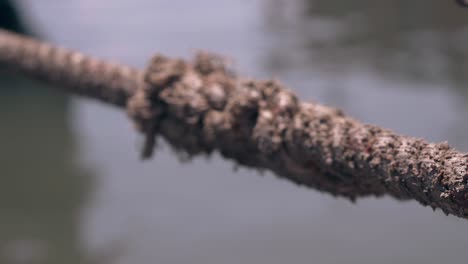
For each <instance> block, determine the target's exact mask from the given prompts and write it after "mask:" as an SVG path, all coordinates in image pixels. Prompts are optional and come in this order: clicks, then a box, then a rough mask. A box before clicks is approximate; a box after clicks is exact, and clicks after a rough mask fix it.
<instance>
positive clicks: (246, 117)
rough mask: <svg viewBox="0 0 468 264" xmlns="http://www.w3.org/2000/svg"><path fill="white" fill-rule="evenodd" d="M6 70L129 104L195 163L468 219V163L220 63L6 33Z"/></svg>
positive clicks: (1, 45) (0, 44) (1, 47)
mask: <svg viewBox="0 0 468 264" xmlns="http://www.w3.org/2000/svg"><path fill="white" fill-rule="evenodd" d="M0 67H3V68H8V69H13V70H17V71H20V72H23V73H26V74H28V75H31V76H33V77H36V78H38V79H41V80H45V81H49V82H53V83H57V84H61V85H62V86H64V87H67V88H68V91H69V92H72V93H76V94H80V95H86V96H88V97H91V98H97V99H100V100H102V101H104V102H107V103H111V104H114V105H117V106H121V107H126V108H127V112H128V114H129V116H130V117H131V118H132V120H133V121H134V122H135V124H136V127H137V129H139V130H140V131H141V132H142V133H144V134H145V136H146V138H147V144H146V147H145V150H144V153H143V156H144V157H149V156H151V153H152V149H153V148H154V144H155V142H156V137H157V136H161V137H163V138H165V139H166V140H167V141H168V142H169V143H170V144H171V146H172V147H174V148H175V149H176V150H178V151H179V152H180V153H182V154H183V155H185V156H187V157H192V156H194V155H198V154H210V153H212V152H214V151H217V152H219V153H220V154H221V155H222V156H224V157H226V158H229V159H233V160H235V161H236V162H238V163H239V164H242V165H245V166H249V167H252V168H258V169H269V170H271V171H273V172H274V173H276V174H277V175H278V176H280V177H283V178H286V179H289V180H291V181H293V182H295V183H297V184H300V185H306V186H309V187H313V188H315V189H318V190H321V191H325V192H328V193H331V194H332V195H338V196H344V197H348V198H350V199H352V200H354V199H355V198H357V197H363V196H369V195H374V196H381V195H385V194H387V195H391V196H393V197H395V198H397V199H414V200H417V201H419V202H420V203H421V204H423V205H428V206H431V207H432V208H440V209H441V210H443V211H444V212H445V213H447V214H454V215H457V216H459V217H464V218H468V173H467V164H468V163H467V161H468V156H467V155H466V154H464V153H461V152H458V151H456V150H454V149H453V148H450V147H449V146H448V145H447V144H446V143H439V144H436V143H428V142H426V141H424V140H422V139H417V138H412V137H406V136H402V135H398V134H396V133H393V132H392V131H390V130H387V129H383V128H379V127H376V126H372V125H367V124H363V123H360V122H359V121H356V120H354V119H352V118H350V117H348V116H346V115H345V114H344V113H343V112H342V111H340V110H338V109H335V108H331V107H327V106H323V105H320V104H317V103H310V102H300V100H299V99H298V98H297V97H296V96H295V95H294V94H293V93H292V92H291V91H290V90H288V89H287V88H285V87H284V86H283V85H282V84H280V83H279V82H277V81H256V80H248V79H243V78H241V77H239V76H237V75H236V74H235V73H233V72H232V71H231V70H229V69H228V68H227V67H226V66H225V63H224V62H223V60H222V59H221V58H219V57H216V56H213V55H209V54H206V53H200V54H198V55H197V57H196V58H195V59H194V60H193V61H184V60H180V59H171V58H167V57H165V56H163V55H156V56H155V57H154V58H153V59H152V60H151V62H150V64H149V65H148V67H147V69H146V70H145V71H138V70H136V69H132V68H129V67H126V66H123V65H118V64H111V63H107V62H104V61H100V60H97V59H94V58H90V57H87V56H85V55H82V54H80V53H76V52H72V51H68V50H65V49H61V48H56V47H54V46H51V45H49V44H45V43H42V42H39V41H36V40H33V39H30V38H26V37H20V36H18V35H15V34H13V33H9V32H6V31H3V30H0Z"/></svg>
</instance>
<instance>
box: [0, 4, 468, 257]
mask: <svg viewBox="0 0 468 264" xmlns="http://www.w3.org/2000/svg"><path fill="white" fill-rule="evenodd" d="M11 5H12V6H11ZM12 8H13V9H16V11H15V12H13V9H12ZM8 10H9V11H8ZM13 13H16V15H17V16H18V17H15V16H14V15H13ZM18 19H20V20H18ZM0 23H1V24H2V25H1V26H4V27H9V28H14V29H16V30H20V31H25V32H28V33H29V34H33V35H35V36H38V37H40V38H43V39H45V40H48V41H51V42H54V43H57V44H60V45H62V46H66V47H68V48H73V49H77V50H80V51H83V52H85V53H87V54H90V55H95V56H99V57H101V58H105V59H111V60H116V61H120V62H123V63H126V64H130V65H133V66H137V67H143V66H144V65H145V63H146V61H147V59H148V58H149V57H150V56H151V54H152V53H154V52H156V51H158V52H162V53H165V54H168V55H174V56H183V57H188V56H189V55H191V54H193V53H194V52H195V51H196V50H198V49H205V50H209V51H214V52H218V53H221V54H224V55H227V56H229V57H231V58H232V59H234V61H235V63H236V67H237V68H239V69H240V71H241V73H242V74H243V75H247V76H251V77H257V78H271V77H275V78H277V79H280V80H282V81H283V82H284V83H286V84H287V85H288V86H290V87H291V88H292V89H293V90H294V91H295V92H297V93H298V94H299V95H300V97H301V98H302V99H304V100H317V101H319V102H322V103H325V104H328V105H332V106H337V107H340V108H342V109H344V110H345V111H346V112H347V113H349V114H350V115H352V116H354V117H356V118H358V119H360V120H362V121H364V122H368V123H373V124H377V125H380V126H384V127H388V128H391V129H393V130H395V131H397V132H399V133H403V134H406V135H411V136H418V137H424V138H426V139H428V140H430V141H444V140H448V142H449V143H450V144H451V145H452V146H454V147H456V148H458V149H459V150H462V151H468V133H466V131H467V130H468V115H467V113H468V102H467V101H468V88H467V87H466V86H467V83H468V74H466V73H467V72H468V46H467V45H468V9H462V8H460V7H458V6H457V5H456V4H455V3H454V1H444V0H412V1H407V0H393V1H388V0H353V1H330V0H239V1H227V0H222V1H220V0H197V1H189V0H185V1H182V0H172V1H169V0H100V1H96V0H0ZM49 88H50V87H48V86H47V85H44V84H40V83H37V82H34V81H29V80H26V79H23V78H22V77H21V76H15V75H12V74H9V73H1V75H0V263H2V264H3V263H5V264H10V263H11V264H16V263H18V264H24V263H44V264H45V263H47V264H61V263H85V264H86V263H89V264H111V263H112V264H113V263H203V264H207V263H233V264H237V263H255V264H261V263H268V264H273V263H333V264H335V263H347V264H350V263H356V264H365V263H425V264H427V263H466V261H467V254H466V248H467V242H468V228H467V227H468V222H467V221H466V220H462V219H458V218H456V217H453V216H445V215H443V214H442V213H440V212H437V211H436V212H435V213H434V212H433V211H432V210H431V209H430V208H425V207H422V206H420V205H419V204H417V203H416V202H399V201H395V200H393V199H390V198H379V199H377V198H366V199H361V200H358V202H357V204H352V203H350V202H349V201H347V200H343V199H336V198H334V197H332V196H330V195H328V194H325V193H319V192H317V191H315V190H311V189H306V188H303V187H297V186H295V185H294V184H292V183H290V182H287V181H284V180H279V179H277V178H275V177H274V176H272V175H270V174H269V173H266V174H265V175H263V176H262V175H260V174H259V173H258V172H256V171H250V170H246V169H243V168H240V169H239V170H234V169H233V165H232V163H231V162H230V161H227V160H223V159H221V158H220V157H219V156H216V155H215V156H214V157H212V158H210V159H206V158H203V157H200V158H196V159H195V160H193V161H191V162H189V163H184V162H181V161H179V159H178V158H177V156H176V155H175V154H174V153H173V152H172V151H171V149H170V148H169V147H168V146H167V145H166V146H163V148H162V149H160V150H159V151H158V153H156V155H155V157H154V158H153V159H152V160H151V161H148V162H141V161H140V160H139V158H138V157H139V148H140V146H141V144H142V139H141V137H140V136H139V135H138V134H137V133H136V132H135V131H134V130H133V128H132V125H131V123H130V122H129V121H128V119H127V117H126V115H125V113H124V112H123V111H121V110H117V109H114V108H112V107H109V106H107V105H103V104H100V103H97V102H94V101H91V100H88V99H82V98H78V97H74V96H68V95H65V94H63V93H61V92H60V91H58V90H54V89H49Z"/></svg>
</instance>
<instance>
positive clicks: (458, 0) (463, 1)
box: [455, 0, 468, 7]
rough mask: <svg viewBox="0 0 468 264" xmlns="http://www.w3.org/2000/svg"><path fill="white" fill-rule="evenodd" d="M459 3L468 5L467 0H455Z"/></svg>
mask: <svg viewBox="0 0 468 264" xmlns="http://www.w3.org/2000/svg"><path fill="white" fill-rule="evenodd" d="M455 1H456V2H457V3H458V4H459V5H461V6H463V7H468V1H467V0H455Z"/></svg>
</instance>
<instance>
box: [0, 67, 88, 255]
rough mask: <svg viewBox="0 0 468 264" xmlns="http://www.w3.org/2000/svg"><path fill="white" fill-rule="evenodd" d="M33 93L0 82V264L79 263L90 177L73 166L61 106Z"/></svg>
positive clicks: (13, 81) (30, 85)
mask: <svg viewBox="0 0 468 264" xmlns="http://www.w3.org/2000/svg"><path fill="white" fill-rule="evenodd" d="M34 86H40V84H38V83H35V82H32V81H28V80H25V79H22V78H20V77H16V76H14V75H11V74H8V75H7V74H1V76H0V87H1V89H0V120H2V122H1V124H0V131H1V132H0V146H1V150H0V164H1V166H0V263H51V264H55V263H57V264H58V263H82V260H83V258H84V256H83V251H82V249H81V248H80V240H79V222H78V220H79V213H80V211H81V209H82V207H83V203H84V202H85V201H84V199H85V197H86V196H87V195H88V192H89V190H90V187H91V185H90V184H91V182H90V177H89V176H90V175H89V174H88V172H86V171H84V170H83V169H82V168H80V167H79V166H77V164H76V158H75V155H76V148H75V146H76V144H75V142H74V141H75V140H74V135H73V134H72V131H71V128H70V123H71V122H70V120H69V100H68V99H67V97H66V96H65V95H63V94H60V93H57V92H56V91H50V90H49V89H47V87H44V88H42V87H34Z"/></svg>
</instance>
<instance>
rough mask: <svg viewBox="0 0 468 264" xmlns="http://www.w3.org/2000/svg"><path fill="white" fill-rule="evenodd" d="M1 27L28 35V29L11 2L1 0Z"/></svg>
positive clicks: (9, 0)
mask: <svg viewBox="0 0 468 264" xmlns="http://www.w3.org/2000/svg"><path fill="white" fill-rule="evenodd" d="M0 27H1V28H5V29H8V30H12V31H15V32H18V33H26V32H27V30H26V27H25V25H24V23H23V21H22V20H21V18H20V15H19V13H18V10H17V9H16V6H15V5H14V2H12V1H11V0H0Z"/></svg>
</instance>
